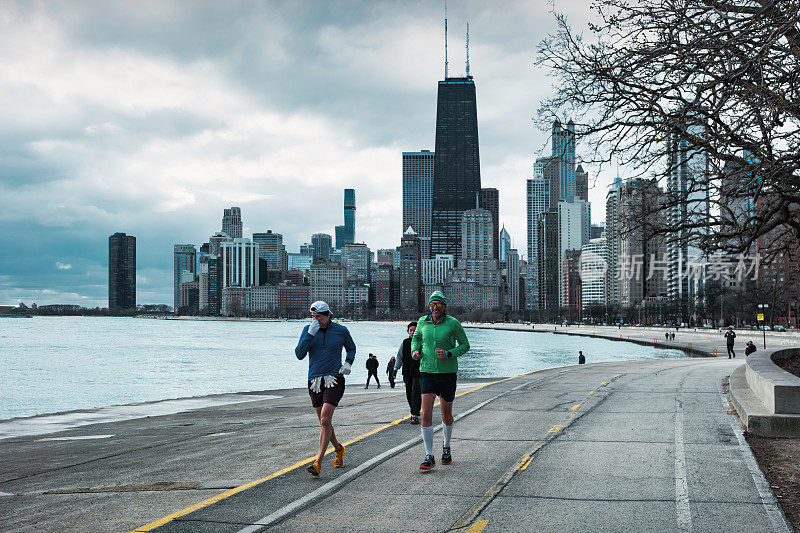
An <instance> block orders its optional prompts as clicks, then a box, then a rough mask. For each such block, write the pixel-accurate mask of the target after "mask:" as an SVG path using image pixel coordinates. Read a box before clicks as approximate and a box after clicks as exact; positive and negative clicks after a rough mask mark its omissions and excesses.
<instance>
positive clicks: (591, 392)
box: [589, 390, 597, 396]
mask: <svg viewBox="0 0 800 533" xmlns="http://www.w3.org/2000/svg"><path fill="white" fill-rule="evenodd" d="M595 392H597V391H594V390H593V391H589V396H591V395H592V394H594V393H595Z"/></svg>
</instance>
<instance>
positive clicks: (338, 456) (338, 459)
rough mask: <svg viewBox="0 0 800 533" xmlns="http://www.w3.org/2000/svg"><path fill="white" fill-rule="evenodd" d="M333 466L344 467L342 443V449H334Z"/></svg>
mask: <svg viewBox="0 0 800 533" xmlns="http://www.w3.org/2000/svg"><path fill="white" fill-rule="evenodd" d="M333 467H334V468H343V467H344V444H342V451H340V452H337V451H336V450H334V452H333Z"/></svg>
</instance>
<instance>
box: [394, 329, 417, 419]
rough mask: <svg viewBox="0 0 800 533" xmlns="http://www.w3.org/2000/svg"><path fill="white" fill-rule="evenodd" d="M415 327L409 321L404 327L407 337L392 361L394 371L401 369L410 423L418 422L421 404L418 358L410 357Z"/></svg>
mask: <svg viewBox="0 0 800 533" xmlns="http://www.w3.org/2000/svg"><path fill="white" fill-rule="evenodd" d="M416 329H417V323H416V322H411V323H410V324H409V325H408V326H407V327H406V331H408V337H406V338H405V339H403V342H401V343H400V348H399V349H398V350H397V358H396V360H395V363H394V370H395V372H397V371H398V370H400V369H401V368H402V369H403V383H405V385H406V400H408V408H409V409H411V420H410V422H411V423H412V424H419V417H420V413H419V410H420V407H421V406H422V396H421V395H420V392H419V359H414V358H413V357H411V338H412V337H413V336H414V331H415V330H416Z"/></svg>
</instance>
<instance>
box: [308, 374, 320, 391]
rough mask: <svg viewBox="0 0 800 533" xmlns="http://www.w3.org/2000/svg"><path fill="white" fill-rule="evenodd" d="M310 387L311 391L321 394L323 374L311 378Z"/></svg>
mask: <svg viewBox="0 0 800 533" xmlns="http://www.w3.org/2000/svg"><path fill="white" fill-rule="evenodd" d="M310 389H311V392H314V393H317V394H319V391H320V390H322V376H320V377H318V378H314V379H312V380H311V387H310Z"/></svg>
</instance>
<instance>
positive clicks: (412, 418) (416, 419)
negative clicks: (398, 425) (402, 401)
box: [411, 416, 419, 424]
mask: <svg viewBox="0 0 800 533" xmlns="http://www.w3.org/2000/svg"><path fill="white" fill-rule="evenodd" d="M411 423H412V424H419V417H418V416H412V417H411Z"/></svg>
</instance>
